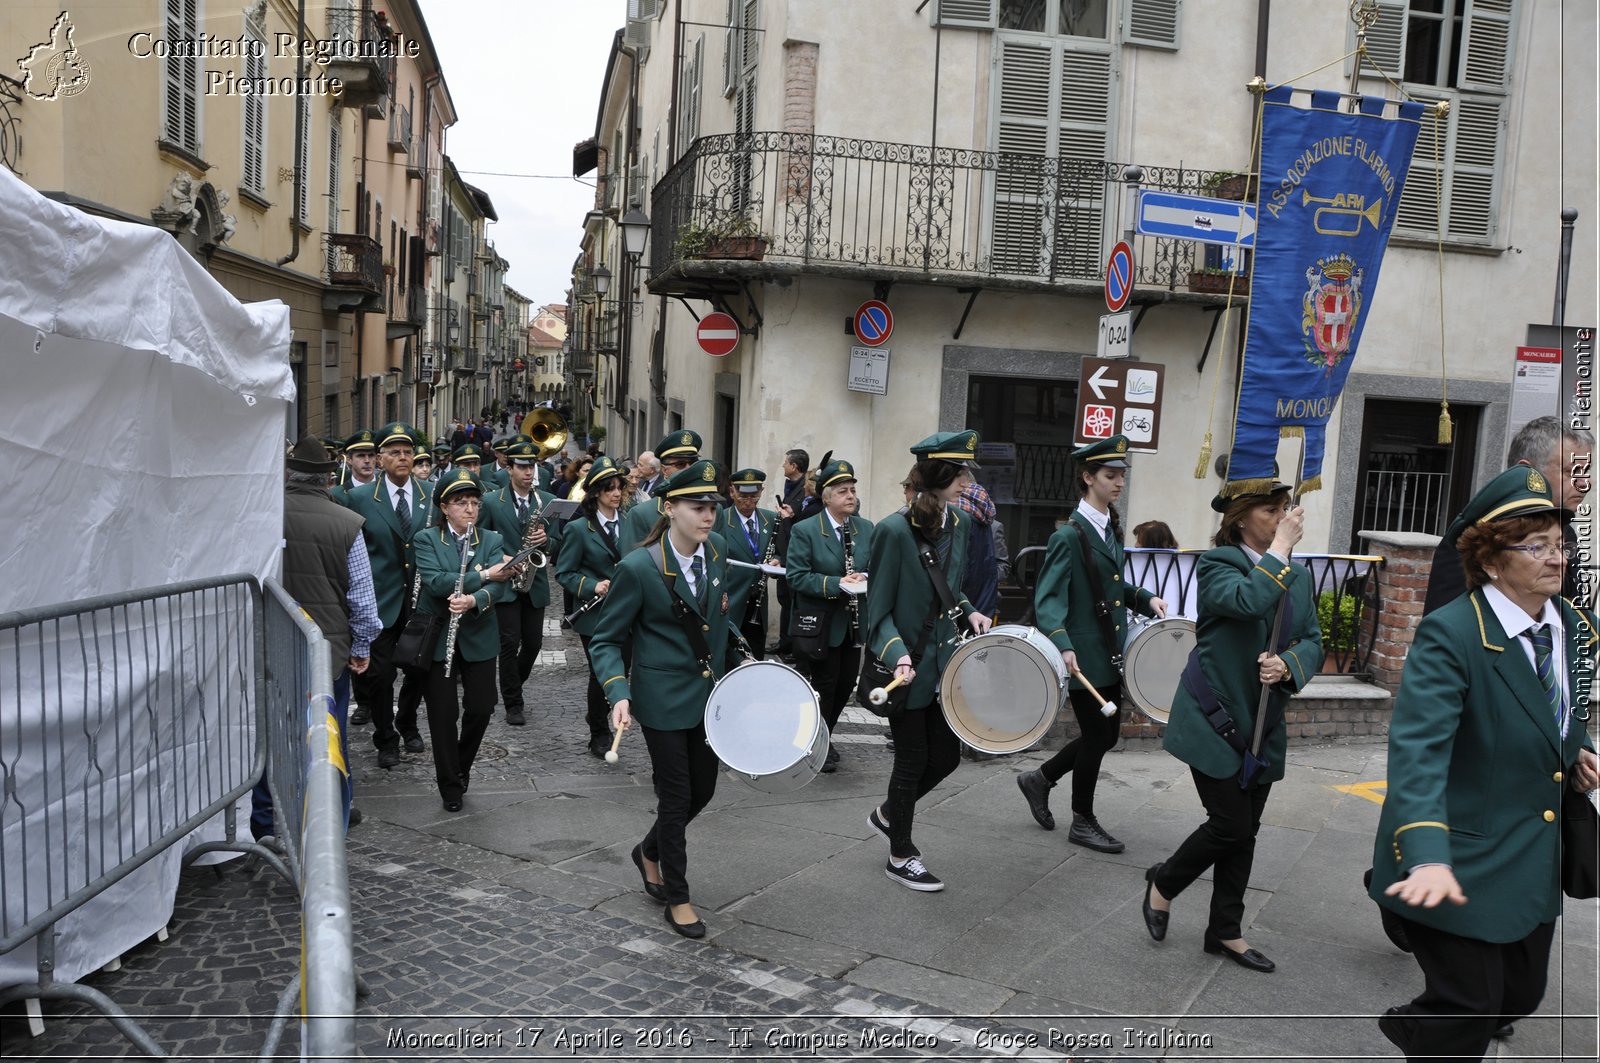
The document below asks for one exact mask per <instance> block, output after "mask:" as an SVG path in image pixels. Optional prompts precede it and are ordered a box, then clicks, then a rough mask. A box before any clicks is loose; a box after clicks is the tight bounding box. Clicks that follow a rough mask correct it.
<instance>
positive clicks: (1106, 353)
mask: <svg viewBox="0 0 1600 1063" xmlns="http://www.w3.org/2000/svg"><path fill="white" fill-rule="evenodd" d="M1132 337H1133V314H1131V313H1126V312H1124V313H1121V314H1101V315H1100V339H1099V342H1098V343H1097V344H1096V346H1095V352H1094V356H1095V357H1096V358H1127V357H1128V356H1129V355H1131V354H1133V342H1132Z"/></svg>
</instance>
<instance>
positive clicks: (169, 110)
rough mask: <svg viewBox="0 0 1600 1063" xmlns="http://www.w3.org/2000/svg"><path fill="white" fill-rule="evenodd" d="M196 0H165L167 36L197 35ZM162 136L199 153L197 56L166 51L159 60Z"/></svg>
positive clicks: (192, 37)
mask: <svg viewBox="0 0 1600 1063" xmlns="http://www.w3.org/2000/svg"><path fill="white" fill-rule="evenodd" d="M199 9H200V0H166V29H165V32H166V36H167V39H168V40H171V41H177V40H183V41H192V40H196V39H198V37H199V33H200V30H199V26H200V10H199ZM162 63H163V68H162V73H163V75H164V80H165V84H164V85H163V86H162V104H163V111H164V113H163V116H162V139H164V140H166V141H167V142H168V143H170V144H176V145H178V146H179V147H181V148H184V149H185V150H187V151H192V152H194V153H195V154H197V155H198V154H199V153H200V64H201V59H200V58H199V57H198V56H177V55H169V56H168V57H167V58H166V59H164V60H163V61H162Z"/></svg>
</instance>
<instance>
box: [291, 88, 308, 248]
mask: <svg viewBox="0 0 1600 1063" xmlns="http://www.w3.org/2000/svg"><path fill="white" fill-rule="evenodd" d="M299 101H300V104H299V105H300V114H301V121H300V147H299V150H298V151H296V152H295V157H294V164H295V166H296V167H297V168H298V169H299V171H300V202H299V203H297V204H295V217H296V218H298V219H299V220H300V222H301V224H303V225H309V224H310V221H311V212H310V206H311V104H310V102H309V101H310V97H308V96H301V97H299Z"/></svg>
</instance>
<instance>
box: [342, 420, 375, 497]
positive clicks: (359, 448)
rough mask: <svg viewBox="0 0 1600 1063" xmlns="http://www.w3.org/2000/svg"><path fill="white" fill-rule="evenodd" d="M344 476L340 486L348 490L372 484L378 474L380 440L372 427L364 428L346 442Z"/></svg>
mask: <svg viewBox="0 0 1600 1063" xmlns="http://www.w3.org/2000/svg"><path fill="white" fill-rule="evenodd" d="M341 473H342V476H343V478H342V479H341V480H340V481H339V486H340V487H342V488H343V489H345V490H346V491H348V490H350V488H352V487H360V486H362V485H364V484H370V483H371V482H372V481H373V480H374V479H376V478H377V475H378V441H377V438H376V437H375V436H374V435H373V433H372V431H371V430H370V429H366V428H363V429H362V430H361V431H359V432H357V433H356V434H355V435H353V436H351V437H350V438H349V439H347V440H345V444H344V468H343V469H342V470H341Z"/></svg>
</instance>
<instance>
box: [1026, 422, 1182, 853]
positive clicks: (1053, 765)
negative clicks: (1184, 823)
mask: <svg viewBox="0 0 1600 1063" xmlns="http://www.w3.org/2000/svg"><path fill="white" fill-rule="evenodd" d="M1072 458H1073V461H1074V463H1075V464H1074V469H1075V470H1076V472H1075V475H1076V476H1077V477H1078V490H1079V491H1080V492H1081V494H1082V496H1083V497H1082V498H1080V499H1079V501H1078V508H1077V509H1076V510H1074V511H1073V513H1072V515H1071V516H1070V517H1069V518H1068V519H1067V522H1066V523H1065V524H1063V525H1062V526H1061V527H1060V528H1057V529H1056V532H1055V534H1054V535H1052V536H1050V545H1049V546H1048V548H1047V549H1046V552H1045V558H1044V567H1043V568H1041V569H1040V570H1039V579H1038V582H1037V584H1036V585H1035V590H1034V609H1035V615H1036V616H1037V618H1038V624H1039V630H1040V631H1043V632H1045V634H1046V636H1047V637H1048V638H1049V639H1050V641H1051V642H1053V643H1055V647H1056V649H1058V650H1060V651H1061V659H1062V661H1063V662H1065V664H1066V666H1067V674H1068V675H1069V676H1070V677H1071V678H1070V679H1069V681H1068V688H1067V689H1068V691H1069V696H1070V697H1071V699H1072V715H1073V716H1074V717H1075V718H1076V719H1077V721H1078V737H1077V738H1075V739H1073V740H1072V741H1071V742H1069V743H1067V745H1066V746H1065V747H1063V748H1062V750H1061V752H1059V753H1057V754H1056V755H1055V756H1053V757H1051V758H1050V759H1049V760H1047V761H1045V762H1044V764H1043V765H1041V766H1040V767H1038V768H1036V769H1035V770H1033V771H1028V772H1023V773H1022V774H1021V775H1019V776H1017V786H1019V787H1020V788H1021V789H1022V793H1023V796H1024V797H1026V798H1027V800H1028V809H1029V810H1030V811H1031V812H1032V813H1033V818H1034V819H1035V820H1037V821H1038V823H1039V826H1041V827H1043V828H1044V829H1045V830H1055V829H1056V821H1055V817H1054V816H1053V815H1051V814H1050V803H1049V802H1050V790H1051V788H1052V787H1054V786H1055V784H1056V783H1058V782H1060V781H1061V777H1062V776H1063V775H1065V774H1066V773H1067V772H1069V771H1070V772H1072V829H1071V830H1069V831H1068V832H1067V841H1069V842H1071V843H1073V844H1074V845H1081V846H1084V847H1085V848H1088V849H1094V850H1096V851H1097V852H1102V853H1120V852H1122V850H1123V849H1124V848H1125V846H1124V845H1123V844H1122V842H1120V841H1118V840H1117V839H1116V838H1113V837H1112V836H1111V835H1110V834H1109V833H1107V831H1106V829H1105V828H1104V827H1102V826H1101V825H1100V821H1099V820H1098V819H1096V818H1095V815H1094V789H1095V783H1096V782H1097V781H1098V780H1099V778H1100V763H1101V761H1102V760H1103V759H1104V758H1105V755H1106V754H1107V753H1108V752H1110V750H1111V747H1112V746H1114V745H1116V744H1117V736H1118V735H1119V734H1120V733H1121V730H1122V709H1121V705H1122V668H1121V661H1122V644H1123V640H1124V636H1125V633H1126V627H1127V625H1126V617H1127V614H1126V612H1125V611H1124V605H1123V603H1124V602H1126V603H1127V607H1128V608H1132V609H1134V610H1136V611H1137V612H1139V613H1142V614H1144V615H1145V616H1166V615H1167V603H1166V602H1164V601H1162V600H1161V599H1160V598H1157V597H1155V596H1153V595H1152V594H1151V593H1150V592H1149V591H1147V590H1145V589H1144V588H1142V587H1139V586H1137V585H1134V586H1130V585H1128V584H1127V583H1126V582H1125V581H1124V580H1123V547H1122V519H1121V515H1120V514H1118V513H1117V506H1116V502H1117V499H1119V498H1121V497H1122V490H1123V487H1124V486H1126V484H1127V482H1128V439H1127V437H1126V436H1120V435H1119V436H1112V437H1111V438H1110V439H1103V440H1099V441H1097V442H1094V443H1090V444H1089V445H1088V446H1086V447H1083V448H1081V449H1079V450H1075V451H1073V453H1072ZM1090 566H1093V568H1092V569H1091V567H1090ZM1080 674H1081V675H1082V676H1083V678H1084V679H1087V680H1088V681H1089V682H1090V683H1093V684H1094V687H1095V689H1096V690H1098V691H1099V692H1100V695H1101V697H1103V698H1105V699H1106V700H1107V701H1110V702H1114V703H1116V705H1117V706H1118V709H1117V712H1116V713H1115V714H1114V715H1112V716H1110V717H1107V716H1105V715H1103V714H1102V713H1101V712H1100V702H1098V701H1097V700H1095V697H1094V695H1093V694H1091V693H1090V692H1089V690H1088V689H1087V688H1086V687H1085V686H1084V684H1083V682H1082V680H1080V679H1079V678H1078V676H1079V675H1080Z"/></svg>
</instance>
